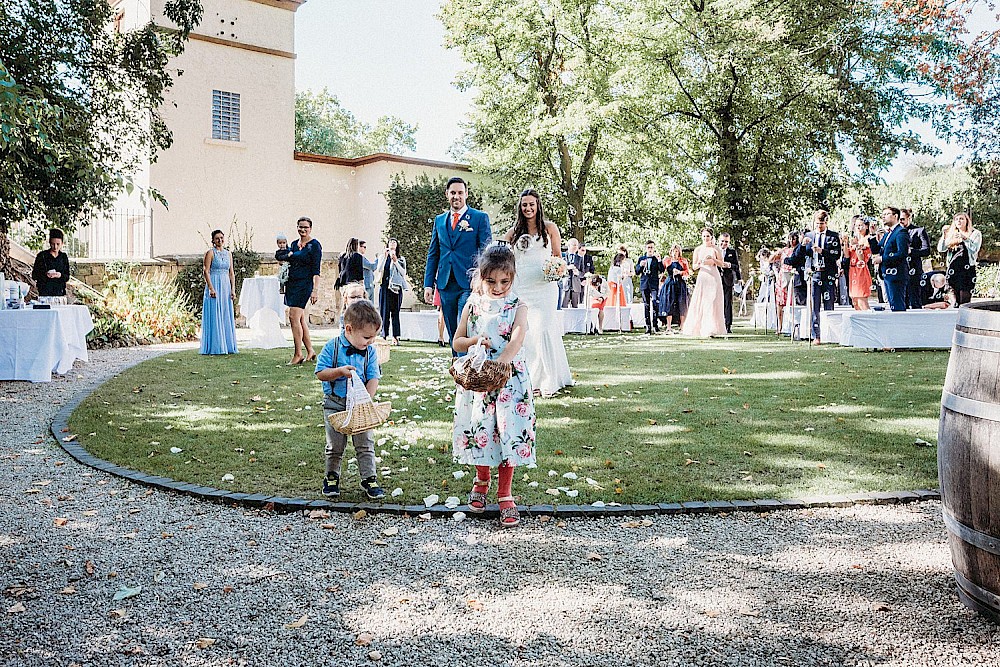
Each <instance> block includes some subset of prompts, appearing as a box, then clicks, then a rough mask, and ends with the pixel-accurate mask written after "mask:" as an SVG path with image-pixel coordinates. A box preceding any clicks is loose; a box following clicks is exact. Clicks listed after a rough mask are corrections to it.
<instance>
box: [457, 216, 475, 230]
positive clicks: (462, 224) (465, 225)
mask: <svg viewBox="0 0 1000 667" xmlns="http://www.w3.org/2000/svg"><path fill="white" fill-rule="evenodd" d="M458 229H459V231H463V232H467V231H469V230H470V229H472V227H470V226H469V221H468V220H466V219H465V218H462V219H461V220H459V221H458Z"/></svg>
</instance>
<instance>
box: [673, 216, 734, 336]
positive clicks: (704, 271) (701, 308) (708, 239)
mask: <svg viewBox="0 0 1000 667" xmlns="http://www.w3.org/2000/svg"><path fill="white" fill-rule="evenodd" d="M721 265H722V254H721V253H720V252H719V249H718V248H716V247H715V235H714V234H712V230H711V229H709V228H707V227H706V228H705V229H703V230H701V245H700V246H698V247H697V248H695V249H694V255H693V256H692V258H691V268H693V269H695V270H696V271H698V280H697V281H696V282H695V285H694V294H693V295H692V296H691V303H690V305H688V312H687V319H686V320H684V326H683V327H682V328H681V331H682V332H683V333H685V334H687V335H689V336H698V337H699V338H708V337H709V336H721V335H724V334H725V333H726V320H725V317H724V315H723V308H722V305H723V304H722V299H723V291H722V274H721V273H719V267H720V266H721Z"/></svg>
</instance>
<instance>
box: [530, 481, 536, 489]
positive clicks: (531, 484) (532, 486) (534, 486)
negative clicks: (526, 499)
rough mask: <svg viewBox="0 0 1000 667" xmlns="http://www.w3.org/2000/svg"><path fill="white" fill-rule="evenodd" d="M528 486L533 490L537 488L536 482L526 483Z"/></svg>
mask: <svg viewBox="0 0 1000 667" xmlns="http://www.w3.org/2000/svg"><path fill="white" fill-rule="evenodd" d="M528 486H530V487H531V488H533V489H534V488H537V487H538V482H528Z"/></svg>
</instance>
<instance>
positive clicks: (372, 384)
mask: <svg viewBox="0 0 1000 667" xmlns="http://www.w3.org/2000/svg"><path fill="white" fill-rule="evenodd" d="M381 326H382V317H381V316H380V315H379V314H378V311H377V310H375V306H374V305H372V302H371V301H367V300H360V301H355V302H354V303H352V304H351V305H350V306H348V307H347V311H346V312H345V313H344V331H343V333H341V334H340V335H339V336H337V337H336V338H334V339H332V340H330V341H329V342H327V344H326V345H324V346H323V351H322V352H320V353H319V357H318V358H317V359H316V379H317V380H321V381H322V382H323V395H324V398H323V414H324V416H325V417H327V419H324V420H323V421H324V423H325V425H326V476H325V478H324V479H323V495H324V496H327V497H328V498H336V497H337V496H339V495H340V475H341V468H342V466H343V461H344V449H345V448H346V447H347V436H346V435H344V434H343V433H340V432H339V431H335V430H334V429H333V427H332V426H330V420H329V417H330V415H332V414H333V413H335V412H341V411H343V410H345V409H346V399H347V379H348V378H349V377H350V375H351V371H355V372H357V374H358V376H359V377H360V378H361V380H362V381H363V382H364V383H365V388H366V389H368V393H369V394H370V395H371V397H372V398H375V391H376V390H377V389H378V380H379V377H381V375H382V374H381V372H380V371H379V367H378V359H377V355H376V354H375V349H374V348H372V347H371V343H372V341H373V340H375V337H376V336H378V332H379V328H380V327H381ZM353 442H354V452H355V454H356V455H357V458H358V472H359V473H360V474H361V489H362V490H363V491H364V492H365V495H367V496H368V497H369V498H371V499H372V500H379V499H381V498H384V497H385V491H383V490H382V489H381V488H379V485H378V478H377V477H376V476H375V438H374V437H373V435H372V432H371V431H365V432H364V433H357V434H355V435H354V436H353Z"/></svg>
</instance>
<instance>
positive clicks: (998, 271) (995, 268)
mask: <svg viewBox="0 0 1000 667" xmlns="http://www.w3.org/2000/svg"><path fill="white" fill-rule="evenodd" d="M972 295H973V296H976V297H982V298H987V299H1000V264H980V265H978V266H977V267H976V289H975V290H973V292H972Z"/></svg>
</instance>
